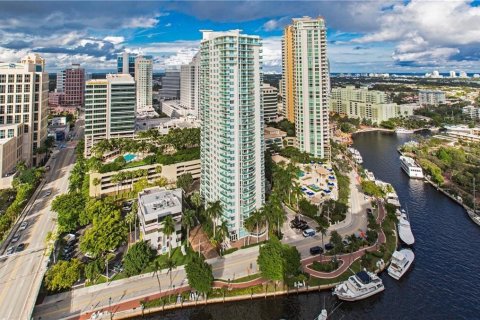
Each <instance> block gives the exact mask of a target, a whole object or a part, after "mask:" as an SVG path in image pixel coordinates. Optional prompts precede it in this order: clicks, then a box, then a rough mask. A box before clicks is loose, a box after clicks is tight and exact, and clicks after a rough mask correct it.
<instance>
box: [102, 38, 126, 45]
mask: <svg viewBox="0 0 480 320" xmlns="http://www.w3.org/2000/svg"><path fill="white" fill-rule="evenodd" d="M103 40H105V41H108V42H111V43H113V44H120V43H122V42H124V41H125V37H116V36H107V37H105V38H103Z"/></svg>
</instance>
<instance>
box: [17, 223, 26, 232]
mask: <svg viewBox="0 0 480 320" xmlns="http://www.w3.org/2000/svg"><path fill="white" fill-rule="evenodd" d="M27 227H28V222H27V221H23V222H22V223H21V224H20V228H18V230H20V231H23V230H25V229H27Z"/></svg>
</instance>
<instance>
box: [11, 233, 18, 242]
mask: <svg viewBox="0 0 480 320" xmlns="http://www.w3.org/2000/svg"><path fill="white" fill-rule="evenodd" d="M18 240H20V235H19V234H16V235H14V236H13V238H12V243H15V242H17V241H18Z"/></svg>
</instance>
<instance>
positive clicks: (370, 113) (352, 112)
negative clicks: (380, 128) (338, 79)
mask: <svg viewBox="0 0 480 320" xmlns="http://www.w3.org/2000/svg"><path fill="white" fill-rule="evenodd" d="M415 107H416V106H415V105H410V104H409V105H397V104H396V103H389V102H388V99H387V95H386V94H385V92H382V91H376V90H368V88H367V87H362V88H355V86H346V87H345V88H333V89H332V92H331V96H330V111H332V112H335V113H338V114H341V115H346V116H347V117H349V118H358V119H362V120H371V121H372V123H376V124H380V123H381V122H382V121H386V120H389V119H391V118H397V117H408V116H411V115H413V110H414V109H415Z"/></svg>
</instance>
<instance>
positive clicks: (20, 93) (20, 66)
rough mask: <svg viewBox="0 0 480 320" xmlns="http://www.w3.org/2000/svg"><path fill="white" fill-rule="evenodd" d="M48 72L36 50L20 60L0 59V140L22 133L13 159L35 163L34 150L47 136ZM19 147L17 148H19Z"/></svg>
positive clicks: (36, 157) (39, 158) (38, 156)
mask: <svg viewBox="0 0 480 320" xmlns="http://www.w3.org/2000/svg"><path fill="white" fill-rule="evenodd" d="M47 106H48V73H47V72H45V60H44V59H43V58H42V57H40V56H39V55H38V54H30V55H28V56H26V57H24V58H23V59H22V60H21V62H20V63H0V140H1V139H11V138H15V137H22V148H21V150H22V151H21V154H17V157H16V160H15V161H17V162H18V161H22V160H23V161H25V163H26V164H27V165H38V164H40V162H41V161H42V160H43V158H44V156H45V154H43V153H42V154H37V153H36V150H37V149H38V148H40V147H42V146H43V143H44V142H45V140H46V138H47ZM19 150H20V149H19Z"/></svg>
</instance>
